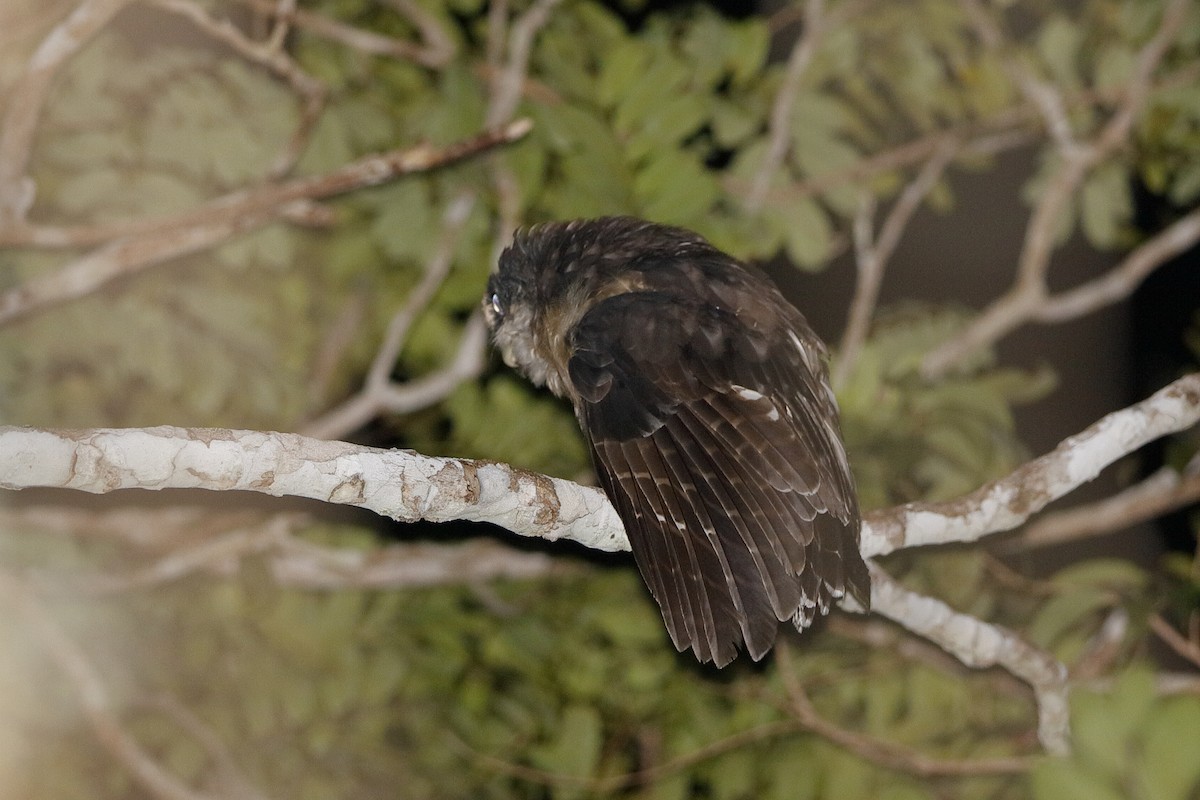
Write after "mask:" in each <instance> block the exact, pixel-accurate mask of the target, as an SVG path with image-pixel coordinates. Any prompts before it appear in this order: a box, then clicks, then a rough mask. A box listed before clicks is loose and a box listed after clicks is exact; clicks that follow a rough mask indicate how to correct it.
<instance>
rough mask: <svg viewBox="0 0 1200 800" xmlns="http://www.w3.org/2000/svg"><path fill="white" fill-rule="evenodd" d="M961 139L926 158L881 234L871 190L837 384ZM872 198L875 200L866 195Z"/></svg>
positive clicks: (861, 222) (858, 234) (857, 245)
mask: <svg viewBox="0 0 1200 800" xmlns="http://www.w3.org/2000/svg"><path fill="white" fill-rule="evenodd" d="M958 148H959V143H958V141H957V140H956V139H954V138H953V137H947V138H945V139H943V140H942V142H941V143H940V144H939V145H938V146H937V148H936V149H935V150H934V152H933V155H931V156H930V157H929V160H928V161H926V162H925V166H924V167H922V168H921V170H920V171H919V172H918V173H917V175H916V176H915V177H914V178H913V179H912V181H910V182H909V184H908V185H907V186H905V187H904V190H903V191H902V192H901V193H900V196H899V197H898V198H897V199H896V202H895V203H894V204H893V205H892V209H891V211H889V212H888V215H887V219H886V220H885V221H884V223H883V227H882V228H881V229H880V232H879V238H878V239H876V238H875V235H874V231H873V230H872V227H873V224H874V223H873V217H874V208H875V203H874V199H873V198H874V195H872V194H870V193H865V195H864V201H863V203H862V204H861V205H860V213H859V215H857V216H856V217H855V221H854V251H855V264H856V266H857V267H858V282H857V283H856V284H855V287H854V298H853V300H851V302H850V312H849V315H848V320H847V323H846V330H845V332H844V333H843V334H842V343H841V347H839V348H838V359H837V363H836V364H834V367H833V376H832V379H833V385H834V386H835V387H840V386H843V385H845V383H846V380H847V379H848V378H849V376H850V373H851V372H853V370H854V364H855V363H856V362H857V361H858V354H859V352H860V351H861V350H862V346H863V343H864V342H865V341H866V339H867V332H868V331H869V329H870V327H871V317H872V316H873V315H874V313H875V306H876V304H877V303H878V301H879V290H880V288H881V286H882V285H883V273H884V270H885V269H886V268H887V263H888V261H889V260H890V259H891V257H892V254H893V253H895V251H896V247H897V246H899V244H900V238H901V237H902V236H903V235H904V231H905V229H906V228H907V227H908V223H909V222H910V221H911V220H912V217H913V214H915V213H916V211H917V208H918V207H919V206H920V205H921V202H922V201H923V200H924V199H925V198H926V197H927V196H928V195H929V192H930V191H932V190H933V187H934V186H935V185H936V184H937V182H938V181H939V180H940V179H941V177H942V175H943V174H944V173H945V171H946V167H947V166H949V164H950V161H951V160H952V159H953V158H954V156H955V155H956V154H957V152H958ZM866 198H870V199H866Z"/></svg>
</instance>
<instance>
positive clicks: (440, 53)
mask: <svg viewBox="0 0 1200 800" xmlns="http://www.w3.org/2000/svg"><path fill="white" fill-rule="evenodd" d="M389 5H391V6H392V8H394V9H396V11H398V12H399V13H400V14H401V16H403V17H404V18H405V19H407V20H408V21H409V22H411V23H412V25H413V27H414V28H416V29H417V34H418V35H419V36H420V37H421V43H422V46H421V49H420V50H419V51H418V52H417V53H415V54H414V55H413V56H412V59H413V60H414V61H417V62H418V63H420V64H423V65H425V66H428V67H444V66H445V65H447V64H449V63H450V62H451V61H453V60H454V57H455V56H456V55H458V46H457V45H456V44H455V43H454V39H453V37H451V36H450V34H448V33H447V32H446V30H445V29H444V28H443V27H442V24H441V22H439V21H438V20H437V18H436V17H434V15H433V14H431V13H430V12H428V11H426V10H425V9H424V8H423V7H422V6H421V4H420V3H416V2H414V0H389ZM507 121H508V120H505V122H507Z"/></svg>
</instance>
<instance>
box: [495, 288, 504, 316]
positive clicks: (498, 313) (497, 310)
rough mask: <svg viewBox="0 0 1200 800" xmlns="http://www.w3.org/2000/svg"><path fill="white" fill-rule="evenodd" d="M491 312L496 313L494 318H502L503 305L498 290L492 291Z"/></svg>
mask: <svg viewBox="0 0 1200 800" xmlns="http://www.w3.org/2000/svg"><path fill="white" fill-rule="evenodd" d="M492 313H493V314H495V315H496V319H503V318H504V306H503V305H501V304H500V294H499V293H498V292H492Z"/></svg>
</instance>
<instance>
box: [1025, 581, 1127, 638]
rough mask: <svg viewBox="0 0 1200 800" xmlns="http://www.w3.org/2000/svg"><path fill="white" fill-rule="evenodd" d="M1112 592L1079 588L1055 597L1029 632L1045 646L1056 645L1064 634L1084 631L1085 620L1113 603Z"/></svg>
mask: <svg viewBox="0 0 1200 800" xmlns="http://www.w3.org/2000/svg"><path fill="white" fill-rule="evenodd" d="M1112 602H1113V598H1112V595H1111V594H1110V593H1109V592H1107V591H1104V590H1100V589H1078V590H1073V591H1068V592H1065V593H1063V594H1060V595H1057V596H1056V597H1052V598H1051V599H1050V600H1049V601H1047V602H1046V603H1045V604H1044V605H1043V606H1042V607H1041V608H1040V609H1038V612H1037V616H1036V617H1034V619H1033V622H1032V623H1031V624H1030V626H1029V628H1028V630H1027V635H1028V636H1029V638H1030V639H1031V640H1033V641H1034V642H1036V643H1037V644H1039V645H1041V646H1042V647H1050V646H1052V645H1053V644H1054V643H1055V642H1056V641H1058V639H1059V638H1060V637H1061V636H1063V635H1064V634H1068V633H1073V634H1080V633H1081V628H1084V627H1086V626H1085V625H1084V623H1085V621H1086V620H1088V619H1090V618H1092V617H1093V616H1094V615H1095V614H1096V613H1097V612H1099V611H1101V610H1103V609H1105V608H1108V607H1109V606H1111V605H1112Z"/></svg>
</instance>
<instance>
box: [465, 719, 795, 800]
mask: <svg viewBox="0 0 1200 800" xmlns="http://www.w3.org/2000/svg"><path fill="white" fill-rule="evenodd" d="M803 729H804V726H803V724H801V723H800V721H799V720H795V719H784V720H779V721H777V722H767V723H764V724H762V725H758V726H756V727H753V728H747V729H746V730H743V731H739V732H737V733H734V734H731V735H729V736H726V737H725V738H723V739H718V740H716V741H714V742H711V743H709V744H707V745H704V746H702V747H698V748H696V750H694V751H692V752H690V753H687V754H685V755H682V756H679V757H677V758H672V759H670V760H669V761H666V762H664V763H662V764H657V765H655V766H653V767H647V768H645V769H640V770H637V771H636V772H626V773H622V774H619V775H610V776H607V777H602V778H596V777H592V776H587V775H566V774H561V773H558V772H550V771H549V770H544V769H538V768H536V767H529V766H525V765H524V764H514V763H512V762H511V761H505V760H503V759H500V758H496V757H495V756H492V755H489V754H487V753H481V752H479V751H477V750H475V749H474V748H472V747H471V746H470V745H468V744H466V743H465V742H462V741H461V740H459V745H460V746H461V747H462V748H463V750H465V751H466V752H467V753H468V754H469V755H470V756H471V757H473V758H475V759H477V760H478V761H479V763H480V765H481V766H482V767H484V768H486V769H490V770H493V771H495V772H498V773H500V774H503V775H510V776H512V777H514V778H520V779H521V780H525V781H530V782H531V783H537V784H541V785H544V786H572V787H580V788H583V789H586V790H587V791H589V792H594V793H596V794H610V793H612V792H617V791H620V790H622V789H630V788H635V787H638V786H650V785H652V784H654V783H655V782H657V781H660V780H663V779H664V778H668V777H670V776H671V775H674V774H676V773H678V772H681V771H682V770H685V769H687V768H688V767H692V766H695V765H696V764H701V763H703V762H705V761H708V760H709V759H712V758H716V757H717V756H719V755H721V754H722V753H729V752H732V751H734V750H738V749H740V748H743V747H749V746H750V745H753V744H758V743H760V742H767V741H770V740H772V739H779V738H782V737H784V736H788V735H790V734H794V733H797V732H799V731H802V730H803Z"/></svg>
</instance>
